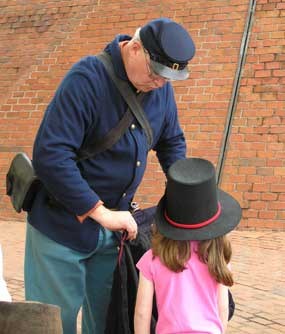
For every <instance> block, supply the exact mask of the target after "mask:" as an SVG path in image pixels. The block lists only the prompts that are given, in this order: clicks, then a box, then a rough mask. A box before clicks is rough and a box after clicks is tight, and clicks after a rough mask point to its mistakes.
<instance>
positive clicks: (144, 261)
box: [136, 250, 153, 281]
mask: <svg viewBox="0 0 285 334" xmlns="http://www.w3.org/2000/svg"><path fill="white" fill-rule="evenodd" d="M152 261H153V260H152V251H151V250H148V251H147V252H146V253H144V255H143V256H142V257H141V258H140V260H139V262H138V263H137V265H136V267H137V268H138V269H139V271H140V272H141V273H142V274H143V275H144V277H145V278H146V279H148V280H149V281H153V275H152Z"/></svg>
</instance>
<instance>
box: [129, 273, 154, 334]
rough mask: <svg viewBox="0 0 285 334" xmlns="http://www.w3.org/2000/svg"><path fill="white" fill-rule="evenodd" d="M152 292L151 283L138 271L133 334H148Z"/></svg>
mask: <svg viewBox="0 0 285 334" xmlns="http://www.w3.org/2000/svg"><path fill="white" fill-rule="evenodd" d="M153 294H154V287H153V283H152V282H151V281H149V280H148V279H146V278H145V277H144V276H143V274H142V273H141V272H140V278H139V286H138V292H137V300H136V307H135V319H134V325H135V334H150V322H151V314H152V303H153Z"/></svg>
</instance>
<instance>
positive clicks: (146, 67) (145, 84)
mask: <svg viewBox="0 0 285 334" xmlns="http://www.w3.org/2000/svg"><path fill="white" fill-rule="evenodd" d="M134 43H135V45H134V46H133V48H132V52H131V55H130V57H131V59H130V60H129V61H128V67H127V74H128V77H129V80H130V81H131V83H132V84H133V85H134V86H135V87H136V88H137V90H139V91H142V92H145V93H146V92H149V91H151V90H153V89H156V88H160V87H162V86H163V85H164V84H165V83H166V82H167V81H168V80H167V79H165V78H163V77H161V76H159V75H158V74H156V73H155V72H154V71H153V70H152V68H151V65H150V58H149V54H148V52H147V51H146V50H145V49H144V48H143V46H142V45H141V44H140V43H139V42H138V41H135V42H134Z"/></svg>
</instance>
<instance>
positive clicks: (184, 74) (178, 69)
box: [140, 18, 195, 80]
mask: <svg viewBox="0 0 285 334" xmlns="http://www.w3.org/2000/svg"><path fill="white" fill-rule="evenodd" d="M140 39H141V42H142V44H143V46H144V48H145V49H146V50H147V51H148V53H149V55H150V62H151V67H152V69H153V70H154V72H155V73H157V74H158V75H160V76H162V77H164V78H166V79H169V80H185V79H187V78H188V76H189V71H188V68H187V65H188V62H189V60H191V59H192V58H193V56H194V54H195V45H194V42H193V40H192V38H191V36H190V35H189V33H188V32H187V31H186V29H184V28H183V27H182V26H181V25H180V24H178V23H176V22H174V21H172V20H170V19H168V18H159V19H156V20H153V21H150V22H149V23H147V24H146V25H144V26H143V27H142V28H141V29H140Z"/></svg>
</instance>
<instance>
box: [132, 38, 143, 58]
mask: <svg viewBox="0 0 285 334" xmlns="http://www.w3.org/2000/svg"><path fill="white" fill-rule="evenodd" d="M142 48H143V46H142V44H141V43H140V42H139V41H137V40H134V41H133V43H132V52H134V54H135V55H136V54H137V53H139V52H141V50H142Z"/></svg>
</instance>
